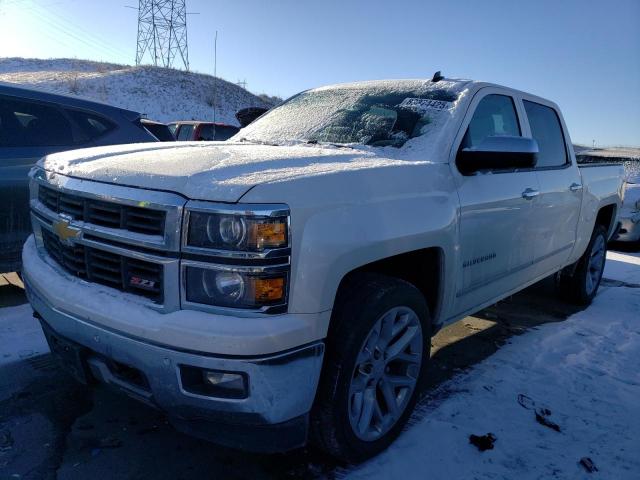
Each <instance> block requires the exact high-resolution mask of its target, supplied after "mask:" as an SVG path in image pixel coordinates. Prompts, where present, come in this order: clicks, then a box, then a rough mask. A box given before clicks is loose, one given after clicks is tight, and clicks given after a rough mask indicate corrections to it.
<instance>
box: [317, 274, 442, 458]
mask: <svg viewBox="0 0 640 480" xmlns="http://www.w3.org/2000/svg"><path fill="white" fill-rule="evenodd" d="M333 322H335V323H333ZM332 325H333V326H332V331H331V333H330V335H329V339H328V341H327V353H326V356H325V365H324V368H323V373H322V376H321V380H320V385H319V387H318V393H317V395H316V402H315V405H314V408H313V410H312V416H311V430H312V441H313V442H314V443H315V444H316V445H317V446H318V447H320V448H321V449H322V450H324V451H326V452H327V453H329V454H331V455H333V456H334V457H337V458H339V459H341V460H343V461H345V462H349V463H357V462H361V461H363V460H365V459H367V458H369V457H371V456H373V455H376V454H377V453H379V452H381V451H382V450H384V449H385V448H387V447H388V446H389V445H390V444H391V443H392V442H393V440H395V438H396V437H397V436H398V435H399V434H400V432H401V431H402V428H403V427H404V425H405V424H406V422H407V420H408V419H409V416H410V415H411V412H412V411H413V408H414V406H415V403H416V401H417V398H418V393H419V391H420V390H421V387H422V386H423V384H424V378H425V372H426V367H427V363H428V361H429V354H430V345H431V343H430V341H431V319H430V316H429V310H428V308H427V304H426V301H425V299H424V296H423V295H422V294H421V293H420V291H419V290H418V289H417V288H415V287H414V286H413V285H411V284H410V283H407V282H405V281H403V280H399V279H396V278H391V277H386V276H383V275H378V274H362V275H359V276H358V277H357V278H354V279H352V281H350V282H349V284H348V286H346V287H345V288H343V289H341V292H340V293H339V295H338V298H337V299H336V306H335V309H334V315H333V318H332Z"/></svg>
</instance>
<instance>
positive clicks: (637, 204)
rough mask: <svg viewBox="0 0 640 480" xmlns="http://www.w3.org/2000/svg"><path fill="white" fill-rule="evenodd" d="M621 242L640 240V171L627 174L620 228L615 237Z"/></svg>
mask: <svg viewBox="0 0 640 480" xmlns="http://www.w3.org/2000/svg"><path fill="white" fill-rule="evenodd" d="M614 240H616V241H619V242H640V173H638V172H636V173H635V174H630V175H627V177H626V178H625V181H624V201H623V202H622V208H621V209H620V228H619V229H618V233H617V234H616V236H615V237H614Z"/></svg>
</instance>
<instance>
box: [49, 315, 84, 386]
mask: <svg viewBox="0 0 640 480" xmlns="http://www.w3.org/2000/svg"><path fill="white" fill-rule="evenodd" d="M41 325H42V330H43V332H44V336H45V337H46V339H47V343H48V344H49V348H50V349H51V353H53V354H54V355H55V356H56V357H58V359H59V360H60V361H61V363H62V365H63V367H64V368H65V369H66V370H67V371H68V372H69V373H71V375H73V376H74V377H75V379H76V380H78V381H79V382H81V383H84V384H85V385H86V384H88V383H89V381H90V378H91V377H90V375H89V372H88V369H87V363H86V359H87V356H88V354H89V353H90V350H89V349H88V348H86V347H83V346H82V345H79V344H77V343H74V342H71V341H69V340H67V339H65V338H63V337H61V336H59V335H58V334H56V333H55V332H54V331H53V330H52V329H51V328H50V327H49V326H48V325H47V324H45V323H44V322H41Z"/></svg>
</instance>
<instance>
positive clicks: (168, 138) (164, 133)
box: [140, 118, 176, 142]
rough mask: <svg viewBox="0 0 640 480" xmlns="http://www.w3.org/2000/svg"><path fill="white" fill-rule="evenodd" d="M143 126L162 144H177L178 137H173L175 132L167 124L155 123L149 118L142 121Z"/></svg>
mask: <svg viewBox="0 0 640 480" xmlns="http://www.w3.org/2000/svg"><path fill="white" fill-rule="evenodd" d="M140 123H141V124H142V126H143V127H144V128H145V129H147V130H148V131H149V133H151V134H152V135H153V136H154V137H156V138H157V139H158V140H160V141H161V142H175V141H176V137H174V136H173V132H172V131H171V129H170V128H169V125H167V124H166V123H161V122H155V121H153V120H149V119H148V118H143V119H141V120H140Z"/></svg>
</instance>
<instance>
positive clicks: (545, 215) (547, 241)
mask: <svg viewBox="0 0 640 480" xmlns="http://www.w3.org/2000/svg"><path fill="white" fill-rule="evenodd" d="M523 100H527V101H530V102H534V103H535V104H538V105H543V106H545V107H549V108H550V109H552V110H553V111H554V112H555V113H556V115H557V119H558V122H559V124H560V128H561V130H562V136H563V139H564V152H563V153H564V156H565V157H564V158H560V159H558V160H557V161H558V163H562V162H563V161H564V165H562V166H553V167H541V166H538V167H536V169H535V172H536V175H537V177H538V184H539V186H540V194H539V195H538V196H537V197H536V198H535V200H534V209H533V215H532V217H531V220H530V221H531V222H532V227H533V236H532V241H533V262H534V269H535V272H534V273H535V275H548V274H551V273H553V272H555V271H557V270H559V269H560V267H562V266H564V265H565V264H566V262H567V259H568V258H569V256H570V255H571V252H572V250H573V247H574V245H575V242H576V235H577V229H578V222H579V220H580V208H581V204H582V188H583V187H582V178H581V176H580V172H579V171H578V166H577V164H576V160H575V155H574V153H573V145H572V144H571V139H570V137H569V132H568V130H567V127H566V125H565V123H564V119H563V118H562V113H561V112H560V109H559V108H558V106H557V105H556V104H555V103H553V102H549V101H548V100H545V99H542V98H539V97H535V96H533V95H529V94H525V93H522V94H519V95H518V101H519V102H520V103H521V109H522V111H523V112H524V113H525V115H524V116H523V118H524V122H523V127H524V131H523V133H524V135H525V136H527V137H533V138H536V136H535V134H534V132H533V128H532V126H531V122H530V119H529V117H528V115H527V111H526V109H525V107H524V105H523V104H522V102H523Z"/></svg>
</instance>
